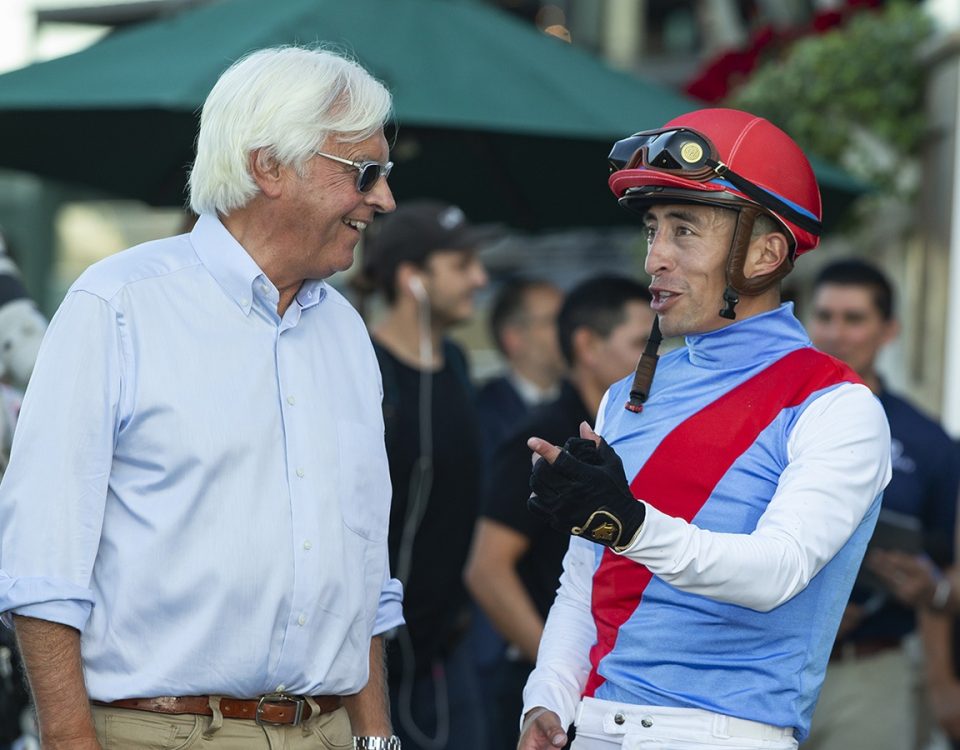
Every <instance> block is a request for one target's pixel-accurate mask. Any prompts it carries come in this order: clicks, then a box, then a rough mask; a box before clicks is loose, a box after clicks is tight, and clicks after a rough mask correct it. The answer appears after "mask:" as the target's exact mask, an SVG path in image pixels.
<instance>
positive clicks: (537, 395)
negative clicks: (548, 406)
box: [507, 370, 560, 406]
mask: <svg viewBox="0 0 960 750" xmlns="http://www.w3.org/2000/svg"><path fill="white" fill-rule="evenodd" d="M507 380H509V381H510V384H511V385H512V386H513V387H514V389H515V390H516V391H517V393H518V394H519V396H520V400H521V401H523V403H525V404H526V405H527V406H536V405H537V404H544V403H546V402H547V401H553V400H554V399H555V398H556V397H557V396H559V395H560V384H559V383H555V384H554V385H552V386H550V387H549V388H541V387H540V386H538V385H537V384H536V383H534V382H533V381H531V380H527V379H526V378H525V377H523V375H521V374H520V373H518V372H516V371H515V370H510V371H509V372H508V373H507Z"/></svg>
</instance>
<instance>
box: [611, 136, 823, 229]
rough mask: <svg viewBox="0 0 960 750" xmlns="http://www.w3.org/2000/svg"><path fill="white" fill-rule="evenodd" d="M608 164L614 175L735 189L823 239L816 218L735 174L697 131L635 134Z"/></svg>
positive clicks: (617, 147)
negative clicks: (643, 172) (633, 172)
mask: <svg viewBox="0 0 960 750" xmlns="http://www.w3.org/2000/svg"><path fill="white" fill-rule="evenodd" d="M607 161H608V162H609V164H610V171H611V172H618V171H620V170H624V169H647V170H651V171H654V172H661V173H665V174H669V175H674V176H677V177H681V178H683V179H687V180H692V181H693V182H704V183H707V182H709V183H713V184H716V185H719V186H721V187H732V188H734V189H735V190H738V191H739V192H741V193H743V194H744V195H745V196H747V197H748V198H749V199H750V200H752V201H753V202H754V203H757V204H759V205H760V206H762V207H764V208H766V209H768V210H770V211H771V212H773V213H775V214H779V215H780V216H782V217H783V218H785V219H789V220H790V221H792V222H793V223H794V224H796V225H797V226H798V227H800V228H801V229H804V230H806V231H808V232H810V233H811V234H813V235H816V236H819V235H820V231H821V230H820V222H819V221H818V220H817V218H816V217H815V216H814V215H813V214H811V213H810V212H809V211H807V210H806V209H804V208H803V207H801V206H798V205H797V204H795V203H792V202H790V201H787V200H786V199H784V198H782V197H780V196H778V195H775V194H774V193H771V192H770V191H768V190H765V189H764V188H762V187H760V186H759V185H757V184H756V183H753V182H750V181H749V180H747V179H746V178H744V177H741V176H740V175H738V174H737V173H736V172H734V171H732V170H731V169H730V168H729V167H728V166H727V165H726V164H724V163H723V162H722V161H721V160H720V155H719V153H718V151H717V149H716V147H715V146H714V145H713V143H712V142H711V141H710V139H709V138H707V137H706V136H705V135H703V134H702V133H698V132H697V131H695V130H691V129H689V128H668V129H663V130H645V131H642V132H640V133H634V134H633V135H631V136H630V137H628V138H624V139H623V140H620V141H617V142H616V143H614V144H613V148H612V149H611V151H610V155H609V156H608V157H607Z"/></svg>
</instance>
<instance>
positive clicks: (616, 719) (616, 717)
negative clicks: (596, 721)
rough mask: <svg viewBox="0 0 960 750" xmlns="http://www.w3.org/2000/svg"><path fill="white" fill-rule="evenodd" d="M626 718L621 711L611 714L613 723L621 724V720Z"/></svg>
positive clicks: (623, 720)
mask: <svg viewBox="0 0 960 750" xmlns="http://www.w3.org/2000/svg"><path fill="white" fill-rule="evenodd" d="M626 720H627V717H626V716H624V715H623V714H621V713H616V714H614V715H613V723H614V724H617V725H620V724H623V722H625V721H626Z"/></svg>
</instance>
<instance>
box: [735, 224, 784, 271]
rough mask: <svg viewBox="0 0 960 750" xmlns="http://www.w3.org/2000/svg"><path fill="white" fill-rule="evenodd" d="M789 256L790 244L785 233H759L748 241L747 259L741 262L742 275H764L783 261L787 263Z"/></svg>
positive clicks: (774, 269)
mask: <svg viewBox="0 0 960 750" xmlns="http://www.w3.org/2000/svg"><path fill="white" fill-rule="evenodd" d="M789 257H790V244H789V242H788V241H787V237H786V235H784V234H783V233H781V232H768V233H767V234H763V235H760V236H759V237H757V238H756V239H754V240H753V241H752V242H751V243H750V249H749V250H748V251H747V260H746V262H745V263H744V264H743V266H744V267H743V275H744V277H745V278H748V279H753V278H756V277H757V276H766V275H767V274H771V273H773V272H774V271H776V270H777V269H778V268H780V266H781V265H783V264H784V263H789V262H790V261H789Z"/></svg>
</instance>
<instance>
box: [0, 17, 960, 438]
mask: <svg viewBox="0 0 960 750" xmlns="http://www.w3.org/2000/svg"><path fill="white" fill-rule="evenodd" d="M314 42H323V43H329V44H333V45H334V46H335V47H336V48H338V49H341V50H346V51H347V52H349V53H351V54H352V55H354V56H355V57H356V58H357V59H358V60H359V61H360V62H361V63H362V64H364V65H365V66H366V67H368V68H369V69H370V70H371V71H372V72H373V73H374V74H375V75H377V76H378V77H380V78H381V79H382V80H384V81H385V82H386V83H387V85H388V86H389V87H390V88H391V90H392V91H393V92H394V95H395V98H396V108H397V111H396V126H395V128H394V132H393V133H392V137H393V138H394V141H395V143H394V150H393V159H394V161H395V162H396V164H397V166H396V168H395V171H394V176H392V177H391V186H392V187H393V188H394V191H395V193H396V195H397V198H398V200H401V201H402V200H404V199H410V198H416V197H434V198H443V199H446V200H450V201H454V202H457V203H458V204H459V205H461V207H462V208H463V209H464V211H465V212H466V213H467V214H468V216H470V217H471V218H472V219H474V220H476V221H482V222H498V223H502V224H504V225H506V226H507V227H508V228H509V229H510V232H509V234H508V235H507V236H506V238H505V239H503V240H502V241H500V242H498V243H497V244H496V245H495V246H493V247H491V248H489V249H488V250H487V251H486V252H485V253H484V256H483V257H484V261H485V263H486V264H487V266H488V268H489V271H490V273H491V278H492V279H493V280H494V282H496V281H497V280H502V279H503V278H506V277H508V276H511V275H516V274H530V275H536V276H542V277H547V278H549V279H551V280H553V281H555V282H556V283H558V284H559V285H560V286H561V287H564V288H568V287H569V286H570V285H572V284H573V283H575V282H576V281H579V280H580V279H582V278H583V277H585V276H587V275H591V274H594V273H597V272H599V271H604V270H616V271H621V272H626V273H632V274H635V275H636V276H638V277H641V278H642V276H643V271H642V264H643V253H644V241H643V238H642V236H641V234H640V232H639V231H638V224H637V223H636V222H635V221H634V220H632V219H631V217H630V216H629V215H627V214H625V213H621V212H620V211H619V209H618V208H617V207H616V205H615V203H614V201H613V199H612V196H611V194H610V193H609V191H608V189H607V187H606V172H607V169H606V161H605V157H606V153H607V151H608V149H609V146H610V144H611V143H612V142H613V141H614V140H616V139H618V138H620V137H623V136H625V135H628V134H629V133H631V132H634V131H636V130H641V129H644V128H652V127H656V126H658V125H661V124H662V123H663V122H665V121H666V120H668V119H670V118H671V117H673V116H675V115H677V114H680V113H681V112H684V111H688V110H691V109H695V108H698V107H701V106H704V105H707V104H710V105H717V106H736V107H739V108H743V109H747V110H750V111H753V112H755V113H757V114H760V115H763V116H766V117H768V118H769V119H771V120H772V121H773V122H775V123H776V124H778V125H779V126H780V127H782V128H783V129H785V130H786V131H787V132H789V133H790V134H791V135H792V136H794V138H796V139H797V140H798V141H799V142H800V143H801V145H802V146H803V147H804V148H805V149H806V150H807V151H808V152H809V153H812V154H815V155H816V157H817V158H816V161H815V168H816V171H817V173H818V176H819V178H820V180H821V184H822V186H823V192H824V202H825V209H824V212H825V225H826V229H827V234H826V236H825V238H824V242H823V245H822V248H821V249H820V250H819V251H818V252H816V253H813V254H811V255H807V256H805V257H804V258H803V259H802V261H801V262H800V263H799V264H798V267H797V270H796V271H795V272H794V274H792V275H791V276H790V277H789V286H788V289H787V292H788V294H789V296H790V297H791V298H792V299H793V300H794V301H795V302H796V304H797V306H798V308H799V315H800V317H801V319H803V318H804V317H805V309H804V305H805V303H806V301H807V298H808V295H809V284H810V281H811V280H812V278H813V276H814V275H815V273H816V271H817V269H818V268H819V267H820V266H821V265H822V264H824V263H826V262H829V261H830V260H831V259H834V258H837V257H840V256H846V255H860V256H864V257H869V258H871V259H873V260H875V261H876V262H878V263H879V264H880V265H881V266H883V268H884V269H885V270H886V271H887V272H888V273H889V274H890V275H891V276H892V277H893V278H894V279H895V281H896V285H897V292H898V294H899V313H900V317H901V320H902V323H903V327H904V335H902V336H901V337H900V338H899V340H898V342H897V343H896V344H895V345H893V346H891V347H888V349H887V350H886V351H885V352H884V354H883V355H882V356H883V361H882V362H881V363H880V369H881V370H882V371H883V372H884V373H885V375H886V376H887V378H888V380H889V382H890V385H891V387H892V388H893V389H895V390H900V391H903V392H906V393H908V394H910V397H911V399H912V400H913V401H914V402H915V403H917V404H918V405H919V406H921V407H922V408H923V409H924V410H926V411H927V412H929V413H930V414H931V415H933V416H937V417H940V418H941V419H942V420H943V421H944V424H945V426H946V428H947V430H948V432H950V433H951V434H952V435H954V436H955V437H956V436H958V435H960V302H958V298H960V225H958V224H957V223H956V222H955V221H954V220H953V217H954V216H960V150H958V148H957V134H958V132H960V3H957V2H956V0H926V1H925V2H907V1H906V0H901V1H900V2H892V1H890V0H888V1H887V2H881V0H819V1H813V0H554V1H553V2H541V1H540V0H485V1H484V0H350V1H349V2H346V1H344V0H339V1H337V0H272V2H269V3H267V2H263V1H262V0H131V1H130V2H121V0H110V1H108V2H101V1H99V0H2V3H0V231H2V233H3V236H4V237H5V238H6V242H7V245H8V250H9V251H10V253H11V254H12V255H13V256H14V257H15V259H16V261H17V262H18V264H19V265H20V268H21V270H22V272H23V276H24V281H25V283H26V286H27V288H28V290H29V291H30V293H31V295H32V296H33V297H34V299H36V300H37V302H38V304H39V306H40V307H41V309H42V310H43V311H44V312H46V313H47V314H52V312H53V311H54V310H55V309H56V307H57V305H58V304H59V302H60V300H61V298H62V296H63V294H64V292H65V290H66V289H67V287H68V286H69V285H70V283H71V282H72V281H73V280H74V279H75V278H76V277H77V276H78V275H79V274H80V273H81V272H82V270H83V269H84V268H85V267H86V266H87V265H89V264H90V263H92V262H94V261H96V260H98V259H100V258H102V257H104V256H106V255H109V254H111V253H114V252H117V251H119V250H122V249H124V248H125V247H129V246H131V245H133V244H136V243H138V242H142V241H145V240H148V239H153V238H156V237H160V236H165V235H169V234H173V233H177V232H179V231H182V227H184V226H185V221H186V220H187V216H186V213H185V211H184V209H183V206H184V201H185V193H184V190H183V186H184V177H185V174H186V170H187V168H188V167H189V162H190V159H191V150H192V141H193V137H194V134H195V129H196V124H197V113H198V108H199V106H200V105H201V104H202V102H203V98H204V97H205V95H206V93H207V91H208V90H209V88H210V86H211V85H212V84H213V82H214V81H215V80H216V78H217V76H218V75H219V74H220V72H221V71H222V70H223V69H225V68H226V67H227V66H228V65H229V64H230V63H231V62H232V61H233V60H234V59H236V58H237V57H239V56H240V55H242V54H243V53H244V52H246V51H249V50H250V49H253V48H256V47H260V46H266V45H273V44H280V43H308V44H309V43H314ZM771 158H772V159H775V158H776V155H775V154H772V155H771ZM361 252H362V249H361ZM349 273H350V272H347V273H346V274H343V275H341V277H338V278H334V279H333V283H334V284H336V285H337V286H338V287H342V288H346V287H347V281H348V277H349ZM495 289H496V283H494V284H491V286H490V288H489V289H488V291H487V292H486V294H485V296H484V297H483V298H481V305H484V304H488V302H489V299H490V296H491V295H492V293H493V292H494V291H495ZM371 314H372V315H376V310H373V311H372V312H371ZM485 318H486V315H483V314H481V315H479V316H477V319H476V322H475V323H473V324H471V325H470V326H468V327H466V328H464V329H463V330H460V331H458V334H457V336H458V338H459V339H460V340H461V341H462V342H463V343H465V344H466V345H467V346H468V347H469V348H470V350H471V355H472V363H473V367H474V368H475V371H476V372H475V375H477V377H479V378H483V377H485V376H487V375H489V374H491V373H492V372H493V371H494V370H495V369H496V368H497V367H498V366H499V365H498V359H497V357H496V354H495V350H494V347H493V345H492V343H491V342H490V340H489V337H488V335H487V333H486V328H485V325H484V322H483V321H484V320H485Z"/></svg>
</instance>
